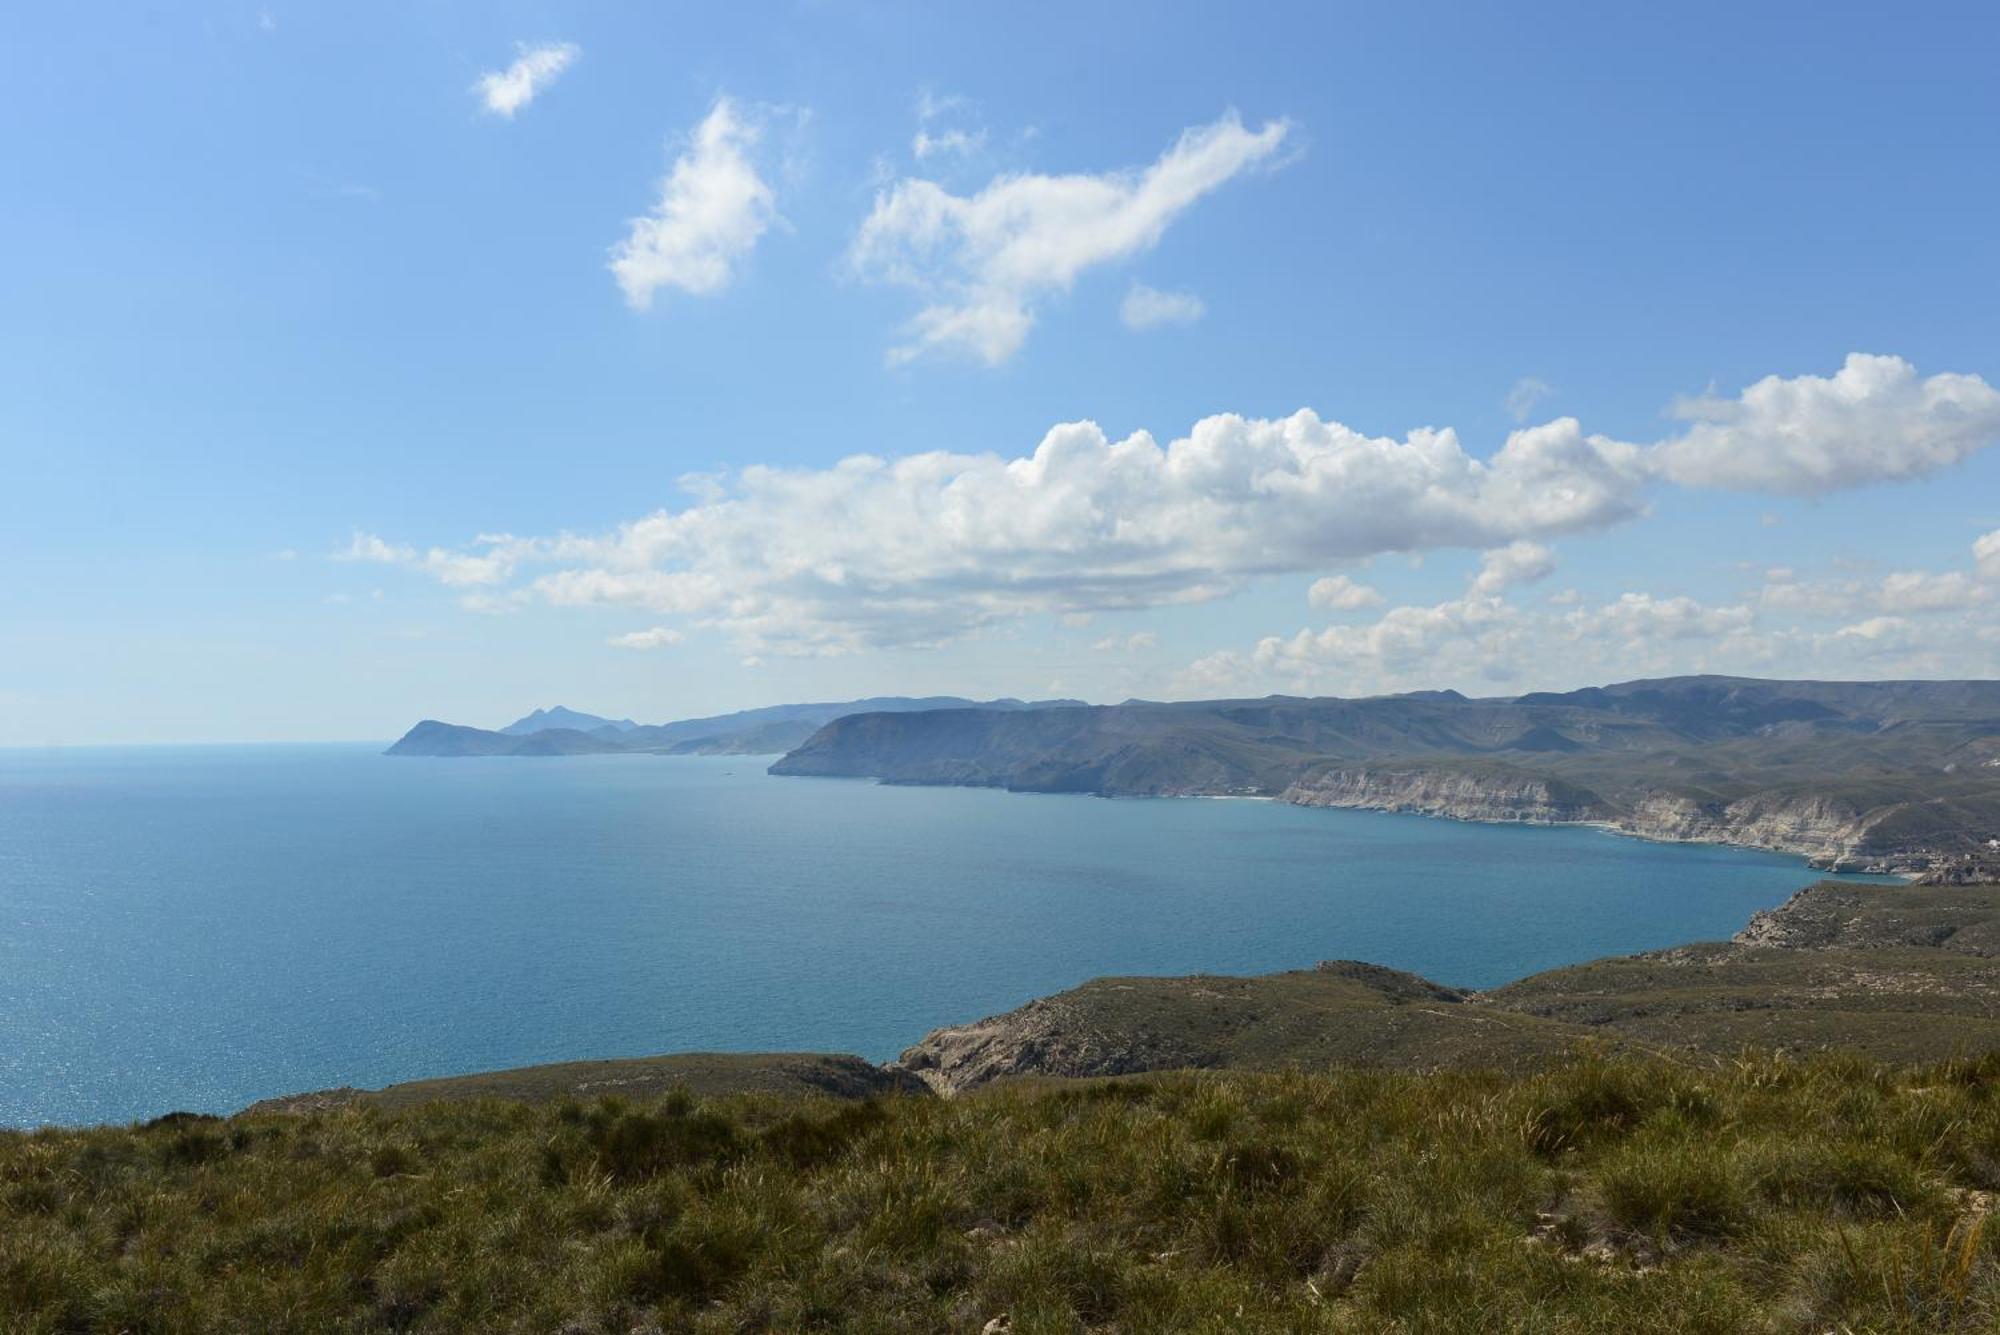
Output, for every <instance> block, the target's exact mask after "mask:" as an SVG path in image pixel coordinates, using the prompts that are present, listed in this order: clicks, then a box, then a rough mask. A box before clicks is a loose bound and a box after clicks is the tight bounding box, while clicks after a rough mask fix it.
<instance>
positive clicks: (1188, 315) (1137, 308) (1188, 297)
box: [1118, 283, 1208, 329]
mask: <svg viewBox="0 0 2000 1335" xmlns="http://www.w3.org/2000/svg"><path fill="white" fill-rule="evenodd" d="M1207 312H1208V307H1207V306H1205V305H1204V304H1203V303H1202V300H1201V298H1200V297H1197V296H1196V295H1194V293H1192V292H1162V291H1160V290H1159V289H1157V288H1151V287H1147V286H1146V285H1145V284H1144V283H1134V284H1132V287H1131V290H1130V291H1128V292H1126V294H1125V300H1124V302H1122V303H1121V304H1120V305H1119V307H1118V318H1119V319H1121V320H1123V321H1124V322H1125V327H1126V328H1127V329H1164V328H1166V327H1168V326H1170V325H1189V324H1193V323H1194V322H1195V321H1197V320H1199V319H1200V318H1201V317H1202V316H1203V315H1205V314H1206V313H1207Z"/></svg>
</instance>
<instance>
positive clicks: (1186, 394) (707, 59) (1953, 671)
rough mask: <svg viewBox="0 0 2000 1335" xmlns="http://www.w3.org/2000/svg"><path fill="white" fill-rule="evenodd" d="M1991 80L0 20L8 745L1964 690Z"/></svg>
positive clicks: (1831, 35) (1981, 640)
mask: <svg viewBox="0 0 2000 1335" xmlns="http://www.w3.org/2000/svg"><path fill="white" fill-rule="evenodd" d="M537 53H539V54H537ZM517 61H527V62H528V63H527V64H526V65H524V66H523V67H522V68H521V70H520V71H519V72H517V73H516V74H515V76H514V77H513V79H512V80H511V82H510V81H508V79H507V76H508V72H509V70H510V68H512V67H513V66H514V65H515V64H516V62H517ZM1996 67H2000V17H1996V16H1995V14H1994V12H1993V11H1992V9H1991V7H1990V6H1982V5H1972V4H1966V5H1957V6H1954V5H1918V6H1909V7H1901V8H1897V9H1894V10H1891V9H1888V8H1884V7H1879V6H1871V7H1860V6H1846V5H1831V4H1815V5H1810V6H1807V5H1770V6H1755V7H1749V6H1739V5H1727V6H1725V5H1716V6H1699V5H1681V6H1673V7H1655V9H1652V10H1647V11H1643V12H1642V11H1640V10H1638V9H1637V8H1635V7H1627V6H1602V5H1584V4H1576V5H1530V6H1507V7H1501V6H1485V5H1466V6H1462V7H1453V6H1423V5H1405V6H1371V7H1366V8H1363V7H1352V8H1344V7H1336V6H1330V5H1302V6H1258V5H1240V6H1228V7H1223V6H1200V7H1197V6H1179V7H1174V8H1173V9H1172V11H1170V12H1169V14H1168V15H1167V16H1166V17H1162V15H1161V13H1160V11H1159V10H1158V9H1157V8H1156V7H1141V6H1125V5H1085V6H1075V5H1063V6H1054V5H1051V6H1039V5H1019V6H1006V7H990V6H989V7H984V8H981V9H975V8H974V7H969V6H918V5H866V4H856V5H832V4H819V3H813V4H800V5H792V6H781V5H773V6H704V7H693V6H671V7H669V6H657V5H589V6H571V5H563V4H493V5H477V6H475V5H454V4H442V3H424V4H404V3H398V4H382V5H367V4H354V5H341V6H330V5H313V6H306V5H301V4H295V3H289V4H288V3H284V2H283V0H274V2H273V3H269V4H262V5H260V4H255V3H243V4H218V5H211V6H196V5H189V6H161V7H138V6H133V7H122V6H113V7H112V8H111V9H110V10H109V11H106V10H104V9H102V8H99V9H94V10H90V11H81V10H77V9H75V8H74V7H70V6H45V7H39V8H38V9H36V10H34V11H31V12H24V13H21V14H17V15H15V16H14V18H13V20H12V22H11V28H10V34H9V40H8V42H7V43H5V44H4V45H0V162H4V164H5V170H6V174H7V179H8V188H7V189H6V190H5V191H0V253H4V254H5V256H6V257H7V258H6V261H5V262H4V264H0V354H4V355H0V476H4V479H5V485H4V488H0V570H4V571H5V574H4V575H0V744H25V745H38V744H42V743H46V742H78V743H81V742H96V741H165V740H235V739H244V740H255V739H283V738H296V739H307V738H337V737H387V736H393V735H394V734H395V733H397V732H399V731H400V730H401V729H402V728H403V727H404V726H406V725H407V724H408V723H409V722H411V721H413V720H414V719H416V718H417V717H420V716H438V717H444V718H448V719H453V720H457V721H463V722H471V723H482V724H489V725H495V724H498V723H501V722H505V721H506V720H507V719H509V718H512V717H514V716H515V715H518V714H520V713H524V712H526V710H527V709H528V708H530V707H531V706H534V705H539V704H549V703H554V702H557V701H561V702H564V703H568V704H571V705H573V706H576V707H580V708H585V709H593V710H598V711H602V712H608V713H615V714H619V715H627V714H629V715H632V716H634V717H638V718H643V719H665V718H671V717H681V716H686V715H690V714H697V713H707V712H713V711H716V710H721V709H728V708H736V707H743V706H749V705H755V704H764V703H772V702H776V701H780V700H798V699H838V698H845V697H849V696H855V695H863V694H874V693H884V692H905V691H907V692H934V691H937V692H942V691H950V692H956V693H963V694H971V695H980V696H986V695H997V694H1013V695H1023V696H1039V695H1044V694H1065V695H1077V696H1083V697H1086V698H1089V699H1093V700H1116V699H1120V698H1124V697H1127V696H1131V695H1143V696H1149V697H1168V696H1199V695H1213V694H1239V693H1240V694H1262V693H1265V692H1267V691H1273V690H1283V691H1297V692H1303V693H1331V694H1352V693H1362V692H1369V691H1375V690H1385V689H1404V688H1408V687H1412V686H1432V685H1440V686H1441V685H1451V686H1457V687H1459V688H1461V689H1465V690H1468V691H1481V692H1485V693H1511V692H1515V691H1519V690H1524V689H1532V688H1537V687H1543V686H1568V685H1576V684H1582V683H1584V682H1587V681H1593V680H1612V679H1618V678H1621V677H1631V676H1638V675H1648V674H1651V673H1655V672H1663V671H1684V670H1720V671H1742V672H1751V673H1765V674H1769V675H1807V674H1811V675H1822V676H1885V675H1900V674H1908V675H1986V676H1990V675H1993V674H1994V667H1995V662H1996V657H2000V622H1996V619H1995V615H1994V612H1993V607H1992V604H1993V601H1994V599H1995V598H1996V596H2000V539H1995V540H1994V541H1993V542H1991V543H1989V544H1988V546H1987V547H1985V548H1978V547H1977V546H1976V544H1978V543H1979V541H1980V539H1981V538H1982V537H1983V536H1984V535H1987V534H1989V533H1993V532H1995V531H1996V530H2000V452H1996V451H1991V450H1988V449H1986V448H1985V447H1986V446H1987V445H1989V444H1991V443H1993V442H1994V441H1995V440H1996V439H2000V395H1996V393H1995V391H1994V389H1993V388H1992V385H1993V384H1994V383H1996V382H2000V319H1996V318H1995V311H1996V307H2000V227H1996V225H1995V222H1994V219H1995V216H1996V212H2000V208H1996V206H2000V173H1996V172H1995V171H1994V170H1993V169H1992V166H1991V164H1992V161H1993V150H1994V145H1993V129H1994V126H1995V125H1996V123H2000V82H1996V80H1994V78H1993V77H1992V71H1993V69H1994V68H1996ZM488 75H493V76H496V77H497V78H499V79H500V80H501V82H499V83H498V84H496V85H494V88H495V89H496V90H497V91H496V92H495V93H494V94H493V95H492V96H491V97H489V94H488V92H487V91H485V89H484V88H483V87H482V85H481V80H482V79H483V78H484V77H485V76H488ZM920 137H921V138H920ZM677 164H678V166H677ZM648 219H650V220H651V221H650V222H648V221H643V220H648ZM635 220H642V221H641V222H640V223H639V225H637V226H636V227H635ZM621 246H623V247H625V248H626V249H625V250H624V251H622V252H621V251H620V250H619V249H618V248H619V247H621ZM621 253H622V254H624V255H625V256H626V257H627V262H626V263H625V265H624V266H623V272H622V275H621V273H620V272H614V269H613V267H612V266H613V262H614V259H615V258H616V257H617V255H619V254H621ZM621 277H622V281H621ZM1154 294H1156V295H1154ZM642 303H643V309H642V308H641V304H642ZM1128 308H1129V309H1130V310H1131V311H1132V313H1133V314H1134V315H1135V317H1138V316H1144V315H1146V314H1147V313H1148V312H1150V314H1151V316H1152V323H1151V325H1150V326H1149V327H1140V328H1134V327H1132V326H1131V324H1129V323H1128V322H1127V321H1126V320H1125V319H1124V318H1122V317H1123V314H1124V313H1125V312H1126V311H1127V310H1128ZM1137 323H1140V324H1142V325H1144V324H1146V321H1145V320H1144V319H1139V320H1137ZM1857 353H1859V354H1869V355H1871V356H1872V357H1874V358H1876V359H1877V360H1864V361H1857V362H1853V363H1850V362H1849V361H1848V360H1847V359H1848V358H1849V356H1850V354H1857ZM1889 359H1893V360H1889ZM1843 368H1846V369H1845V370H1843ZM1767 378H1775V379H1771V380H1769V381H1767ZM1759 382H1766V383H1765V384H1764V386H1763V388H1762V389H1761V390H1754V389H1751V387H1753V386H1757V385H1758V384H1759ZM1704 396H1706V401H1705V402H1698V403H1693V404H1690V403H1687V402H1686V400H1689V399H1697V400H1700V399H1703V398H1704ZM1677 404H1679V405H1680V408H1681V415H1680V416H1676V415H1675V411H1676V405H1677ZM1302 410H1303V411H1305V412H1306V413H1309V414H1310V416H1309V417H1305V418H1301V417H1298V416H1295V415H1296V414H1299V413H1300V412H1301V411H1302ZM1690 414H1691V415H1690ZM1569 419H1574V421H1573V422H1571V423H1570V425H1569V426H1567V427H1565V426H1564V425H1563V423H1564V422H1565V421H1568V420H1569ZM1078 423H1088V424H1094V426H1090V427H1083V426H1066V425H1065V424H1078ZM1198 423H1201V424H1203V425H1202V426H1199V427H1198V426H1197V424H1198ZM1425 428H1437V429H1445V428H1449V429H1451V430H1452V431H1453V432H1455V435H1454V436H1451V437H1446V438H1443V442H1444V443H1442V444H1441V443H1439V442H1440V438H1438V437H1435V436H1427V435H1421V434H1420V435H1416V436H1413V435H1412V433H1413V432H1418V433H1421V432H1422V431H1423V429H1425ZM1052 431H1053V432H1054V433H1055V434H1054V435H1051V432H1052ZM1514 432H1526V433H1527V435H1526V436H1525V437H1523V438H1519V440H1520V443H1519V444H1518V445H1517V446H1508V441H1509V436H1510V433H1514ZM1134 433H1147V438H1139V439H1134ZM1538 433H1539V434H1538ZM1045 437H1047V438H1048V439H1049V440H1050V442H1051V443H1050V444H1048V445H1046V446H1045V445H1044V444H1043V442H1044V439H1045ZM1148 438H1149V439H1148ZM1121 442H1122V443H1121ZM1177 442H1180V443H1177ZM1503 446H1504V447H1507V448H1508V450H1509V453H1508V454H1507V455H1505V456H1503V455H1502V453H1501V452H1502V450H1503ZM1038 447H1041V449H1042V454H1041V455H1040V456H1037V450H1038ZM940 452H941V453H940ZM853 456H867V457H868V458H869V459H872V460H873V461H874V462H873V463H869V464H863V465H852V464H850V465H846V466H842V465H841V461H842V460H843V459H848V458H850V457H853ZM691 475H695V476H696V477H698V478H699V479H702V480H697V481H693V482H690V481H689V479H690V477H691ZM501 536H504V538H505V539H506V540H505V541H502V542H494V541H487V539H492V538H495V537H501ZM1321 581H1325V582H1324V583H1322V582H1321ZM1316 587H1317V589H1318V592H1317V594H1316V595H1315V594H1314V593H1313V590H1314V589H1315V588H1316Z"/></svg>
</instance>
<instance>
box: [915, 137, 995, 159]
mask: <svg viewBox="0 0 2000 1335" xmlns="http://www.w3.org/2000/svg"><path fill="white" fill-rule="evenodd" d="M984 147H986V131H984V130H940V131H939V132H938V133H936V134H932V133H931V132H930V131H929V130H918V131H917V132H916V134H915V135H914V136H912V137H911V139H910V154H911V156H913V157H915V158H916V160H917V161H919V162H922V161H923V160H924V159H925V158H930V157H935V156H937V155H938V154H940V153H955V154H957V155H958V156H960V157H967V158H969V157H971V156H972V155H973V154H975V153H977V152H978V151H979V150H980V149H982V148H984Z"/></svg>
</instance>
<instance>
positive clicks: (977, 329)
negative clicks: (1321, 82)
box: [849, 112, 1291, 366]
mask: <svg viewBox="0 0 2000 1335" xmlns="http://www.w3.org/2000/svg"><path fill="white" fill-rule="evenodd" d="M1290 130H1291V126H1290V123H1289V122H1287V121H1283V120H1276V121H1270V122H1267V123H1266V124H1264V125H1263V126H1262V127H1261V128H1259V129H1257V130H1254V131H1253V130H1250V129H1247V128H1245V126H1244V125H1243V122H1242V121H1241V119H1239V118H1238V117H1237V115H1236V114H1235V113H1234V112H1231V113H1229V114H1227V115H1225V116H1223V117H1222V118H1221V119H1220V120H1217V121H1215V122H1214V123H1212V124H1209V125H1203V126H1197V127H1195V128H1193V129H1189V130H1187V131H1185V132H1184V133H1183V134H1182V135H1181V136H1180V138H1179V139H1178V140H1177V141H1175V143H1174V144H1173V145H1172V146H1170V147H1169V148H1168V149H1167V150H1166V152H1164V153H1162V154H1161V155H1160V157H1159V158H1158V159H1157V160H1156V161H1155V162H1154V163H1153V164H1152V165H1151V166H1148V167H1146V168H1143V169H1132V170H1123V171H1111V172H1104V173H1101V174H1097V175H1085V174H1076V175H1068V176H1042V175H1028V174H1019V175H1003V176H998V177H995V178H994V179H993V180H992V181H990V182H989V183H988V184H987V185H986V186H985V187H983V188H982V189H980V190H979V191H978V192H977V193H975V194H971V195H955V194H952V193H951V192H950V191H949V190H947V189H945V188H944V187H943V186H942V185H939V184H938V183H937V182H935V181H928V180H922V179H917V178H911V179H906V180H903V181H899V182H897V183H896V184H895V185H893V186H891V187H890V188H888V189H886V190H884V191H883V192H882V193H880V194H878V195H877V196H876V199H875V207H874V209H873V211H872V212H871V213H870V214H869V215H868V218H867V219H866V220H865V221H864V222H863V223H862V225H861V230H860V232H859V233H858V234H857V235H856V237H855V239H854V244H853V246H852V248H851V249H850V251H849V260H850V263H851V264H852V266H853V268H854V270H855V271H856V272H857V273H859V274H861V275H863V276H865V277H868V278H872V279H876V280H879V281H884V282H891V283H899V284H903V285H906V286H909V287H912V288H914V289H916V290H917V291H918V292H920V293H922V294H924V295H925V296H926V297H928V298H929V299H930V304H928V305H926V306H925V307H924V308H923V309H922V310H920V311H919V312H917V314H916V316H915V318H914V319H912V320H911V322H910V324H909V327H908V334H909V338H908V340H907V341H906V342H904V343H902V344H899V345H898V346H896V347H895V348H893V349H891V351H890V354H889V359H890V361H891V362H892V363H897V362H906V361H909V360H911V359H912V358H915V357H918V356H921V355H923V354H925V353H957V354H962V355H967V356H970V357H972V358H974V359H976V360H978V361H981V362H984V363H986V364H987V365H989V366H991V365H997V364H999V363H1001V362H1004V361H1006V360H1007V359H1008V358H1009V357H1011V356H1013V355H1014V353H1015V352H1017V351H1018V350H1019V349H1020V347H1021V344H1022V342H1023V341H1025V340H1026V338H1027V336H1028V331H1029V330H1030V329H1031V328H1032V327H1033V325H1034V322H1035V310H1036V307H1037V305H1038V304H1039V303H1040V302H1042V301H1043V300H1045V299H1046V298H1048V297H1049V296H1051V295H1055V294H1060V293H1062V292H1066V291H1068V290H1069V288H1070V286H1071V285H1072V284H1073V283H1074V282H1075V281H1076V279H1077V276H1078V275H1079V274H1081V273H1082V272H1083V271H1085V270H1086V269H1089V268H1091V267H1093V266H1096V265H1101V264H1106V263H1109V262H1112V261H1115V260H1120V259H1125V258H1128V257H1130V256H1132V255H1136V254H1138V253H1140V252H1142V251H1145V250H1147V249H1150V248H1151V247H1152V246H1153V245H1155V244H1156V243H1157V242H1158V241H1159V239H1160V236H1161V234H1162V233H1164V232H1165V231H1166V229H1167V227H1168V226H1169V225H1170V224H1171V223H1172V222H1173V220H1174V219H1175V218H1177V217H1179V216H1180V215H1181V214H1182V213H1183V212H1185V211H1186V210H1187V209H1188V208H1189V207H1190V206H1192V205H1193V204H1194V203H1195V202H1196V201H1197V200H1199V199H1201V198H1202V197H1203V196H1204V195H1207V194H1209V193H1210V192H1212V191H1214V190H1216V189H1218V188H1219V187H1221V186H1222V185H1224V184H1225V183H1227V182H1228V181H1230V180H1231V179H1233V178H1234V177H1236V176H1238V175H1240V174H1241V173H1243V172H1244V171H1246V170H1249V169H1250V168H1252V167H1255V166H1258V165H1259V164H1268V163H1270V162H1271V161H1273V160H1274V158H1275V155H1276V154H1277V152H1278V150H1279V147H1280V146H1281V145H1282V144H1283V143H1284V142H1285V139H1286V136H1287V135H1288V134H1289V133H1290Z"/></svg>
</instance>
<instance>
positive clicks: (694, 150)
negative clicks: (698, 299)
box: [611, 97, 778, 310]
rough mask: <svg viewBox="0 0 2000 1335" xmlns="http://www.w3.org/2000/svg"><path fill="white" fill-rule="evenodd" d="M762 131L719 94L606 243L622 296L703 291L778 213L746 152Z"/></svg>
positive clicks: (718, 281) (636, 298)
mask: <svg viewBox="0 0 2000 1335" xmlns="http://www.w3.org/2000/svg"><path fill="white" fill-rule="evenodd" d="M762 134H763V131H762V129H761V127H760V126H759V125H758V124H757V122H756V121H755V120H754V119H752V118H749V117H746V116H745V115H744V114H743V113H742V112H740V111H739V110H738V108H737V106H736V104H735V103H734V102H732V101H731V100H730V99H728V98H726V97H724V98H719V99H717V100H716V103H715V106H714V107H713V108H711V109H710V111H709V113H708V115H707V117H705V118H704V119H703V120H702V122H701V124H700V125H699V126H697V127H696V128H695V131H694V134H693V136H692V138H691V139H690V141H689V143H688V146H687V148H686V149H685V150H684V151H683V152H682V153H681V155H680V156H679V157H677V158H676V159H675V160H674V165H673V169H672V170H671V171H669V172H668V173H667V178H666V179H665V180H664V181H662V182H661V183H660V200H659V203H657V204H655V205H654V206H653V211H652V212H651V213H649V214H647V215H646V216H645V217H643V218H634V219H633V220H632V222H631V230H630V232H629V233H628V234H627V235H626V237H625V239H624V240H623V241H621V242H619V243H618V244H617V245H616V246H614V247H612V251H611V272H612V274H613V275H614V276H615V277H616V278H617V280H618V286H619V287H620V288H621V289H622V290H623V291H624V293H625V300H626V302H627V304H629V305H630V306H632V307H633V308H634V309H635V310H645V309H647V308H648V307H649V306H651V305H652V303H653V294H654V293H655V292H656V291H657V290H659V289H660V288H663V287H671V288H679V289H680V290H681V291H683V292H688V293H692V294H694V295H696V296H708V295H711V294H713V293H716V292H720V291H721V290H722V289H723V288H725V287H727V286H729V283H730V280H731V279H733V278H734V277H735V274H736V266H737V265H738V264H739V263H740V262H741V261H742V260H743V259H744V258H745V257H746V256H748V255H749V253H750V252H751V250H752V249H754V248H755V247H756V245H757V239H758V238H759V237H761V236H763V235H764V233H765V232H766V231H767V230H768V229H769V228H770V226H771V225H772V223H774V222H776V221H778V208H777V195H776V193H775V192H774V191H773V190H772V189H771V187H770V185H769V184H768V183H767V182H766V181H765V180H764V178H763V177H762V176H760V175H759V174H758V172H757V167H756V164H755V163H754V162H753V161H752V160H751V154H752V152H753V151H754V150H755V149H756V147H757V144H758V142H759V140H760V139H761V138H762Z"/></svg>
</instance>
